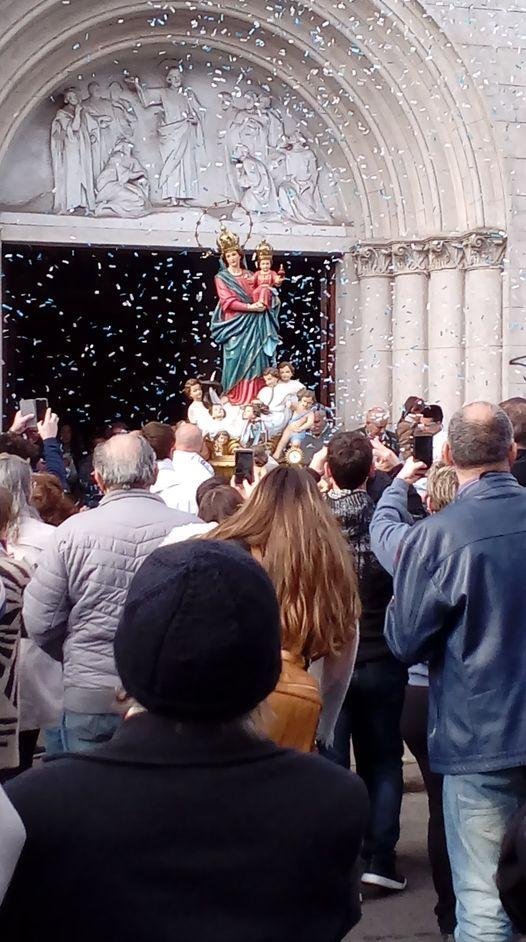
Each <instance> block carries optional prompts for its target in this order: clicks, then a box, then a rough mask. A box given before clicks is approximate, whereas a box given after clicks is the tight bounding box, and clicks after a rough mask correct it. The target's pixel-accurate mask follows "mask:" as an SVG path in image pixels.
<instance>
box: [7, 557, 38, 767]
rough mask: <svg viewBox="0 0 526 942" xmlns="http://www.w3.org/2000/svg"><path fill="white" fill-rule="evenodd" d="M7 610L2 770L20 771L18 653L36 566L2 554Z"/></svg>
mask: <svg viewBox="0 0 526 942" xmlns="http://www.w3.org/2000/svg"><path fill="white" fill-rule="evenodd" d="M0 553H1V555H0V579H1V580H2V583H3V585H4V588H5V608H4V610H3V612H2V614H1V615H0V769H12V768H16V766H17V765H18V762H19V756H18V651H19V641H20V638H21V637H24V635H25V632H24V628H23V622H22V594H23V591H24V589H25V587H26V585H27V583H28V582H29V580H30V578H31V576H32V573H33V567H32V566H30V565H29V563H26V562H25V561H23V560H18V561H15V560H14V559H12V558H11V557H10V556H8V555H7V554H6V553H3V552H2V551H0Z"/></svg>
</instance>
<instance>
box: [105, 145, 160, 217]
mask: <svg viewBox="0 0 526 942" xmlns="http://www.w3.org/2000/svg"><path fill="white" fill-rule="evenodd" d="M148 190H149V184H148V177H147V174H146V170H145V169H144V167H142V166H141V164H140V163H139V161H138V160H137V158H136V157H134V156H133V142H132V141H130V140H127V139H126V138H122V139H121V140H119V141H117V143H116V144H115V146H114V147H113V150H112V152H111V154H110V157H109V159H108V161H107V163H106V166H105V167H104V170H103V171H102V173H101V174H100V175H99V177H98V178H97V187H96V207H95V214H96V215H97V216H108V215H112V216H132V217H133V216H142V215H144V213H146V212H147V211H148V208H149V205H150V203H149V198H148Z"/></svg>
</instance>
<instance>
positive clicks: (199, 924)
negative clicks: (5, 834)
mask: <svg viewBox="0 0 526 942" xmlns="http://www.w3.org/2000/svg"><path fill="white" fill-rule="evenodd" d="M6 791H7V793H8V795H9V798H10V800H11V801H12V803H13V805H14V806H15V808H16V809H17V811H18V813H19V814H20V816H21V818H22V821H23V822H24V825H25V827H26V830H27V842H26V845H25V847H24V850H23V852H22V856H21V859H20V861H19V864H18V867H17V869H16V871H15V875H14V878H13V882H12V884H11V887H10V889H9V891H8V894H7V897H6V899H5V901H4V904H3V906H2V908H1V909H0V938H1V939H2V942H37V940H38V942H41V940H42V939H48V938H49V939H52V940H53V942H72V940H74V942H95V940H96V942H126V940H130V942H291V940H293V939H294V940H298V942H300V940H301V942H339V940H341V939H342V938H343V936H344V935H345V934H346V932H348V930H349V929H350V928H351V927H352V926H353V925H354V924H355V923H356V922H357V921H358V919H359V918H360V910H359V903H358V897H357V894H356V893H355V894H353V893H352V891H351V886H352V870H353V867H354V864H355V861H356V858H357V856H358V853H359V850H360V844H361V839H362V835H363V829H364V824H365V822H366V820H367V813H368V809H367V798H366V794H365V789H364V786H363V784H362V782H361V781H360V779H358V778H357V776H355V775H352V774H350V773H349V772H347V771H345V770H343V769H340V768H338V767H337V766H335V765H333V764H332V763H328V762H327V761H326V760H325V759H322V758H320V757H319V756H315V755H301V754H299V753H296V752H293V751H292V750H288V749H281V748H278V747H277V746H275V745H274V744H273V743H271V742H270V741H269V740H265V739H258V738H256V737H255V736H252V735H250V734H249V733H246V732H243V731H239V730H237V731H232V730H231V729H230V730H228V731H226V730H223V731H221V730H219V731H216V732H209V731H208V732H207V731H206V730H205V728H202V729H200V730H198V731H197V732H196V731H189V730H186V731H181V730H180V729H179V730H178V729H177V727H175V726H174V724H173V722H172V721H171V720H168V719H164V718H162V717H158V716H153V715H151V714H146V713H145V714H140V715H138V716H135V717H133V718H131V719H129V720H127V721H126V722H125V723H124V724H123V726H122V728H121V729H120V730H119V731H118V732H117V733H116V735H115V736H114V738H113V739H112V740H111V742H109V743H106V744H104V745H101V746H99V747H97V749H96V750H94V751H93V752H91V753H86V754H84V755H81V754H78V755H75V756H65V757H58V758H56V759H54V760H50V761H48V762H46V763H45V764H44V765H43V767H42V768H40V769H35V770H32V771H30V772H26V773H25V774H23V775H21V776H19V778H17V779H15V780H14V781H13V782H11V783H10V784H9V786H8V787H7V788H6Z"/></svg>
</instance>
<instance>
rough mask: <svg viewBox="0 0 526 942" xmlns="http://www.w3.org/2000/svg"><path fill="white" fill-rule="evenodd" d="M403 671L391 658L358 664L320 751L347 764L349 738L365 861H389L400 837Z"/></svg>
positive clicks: (404, 681)
mask: <svg viewBox="0 0 526 942" xmlns="http://www.w3.org/2000/svg"><path fill="white" fill-rule="evenodd" d="M406 681H407V670H406V668H405V667H404V666H403V664H400V662H399V661H397V660H396V659H395V658H394V657H392V656H390V655H386V656H385V657H382V658H380V659H379V660H378V661H367V662H366V663H365V664H359V665H358V666H357V667H356V668H355V671H354V674H353V676H352V679H351V683H350V685H349V690H348V692H347V696H346V697H345V700H344V702H343V706H342V709H341V713H340V716H339V718H338V722H337V723H336V729H335V731H334V744H333V745H332V746H331V747H329V748H328V749H324V750H323V751H322V754H323V755H325V757H326V758H328V759H332V761H333V762H336V763H337V764H338V765H341V766H343V767H344V768H346V769H348V768H349V767H350V764H351V762H350V759H351V757H350V751H351V750H350V743H351V739H352V744H353V749H354V756H355V759H356V772H357V773H358V775H359V776H360V778H361V779H363V781H364V782H365V784H366V786H367V791H368V793H369V801H370V815H369V823H368V826H367V832H366V835H365V839H364V845H363V852H362V853H363V856H364V858H365V859H366V860H369V858H371V857H374V858H375V860H376V861H377V862H379V863H382V862H385V863H386V864H389V863H391V862H392V860H393V857H394V853H395V848H396V845H397V843H398V838H399V837H400V808H401V805H402V793H403V776H402V755H403V751H404V744H403V742H402V735H401V732H400V717H401V714H402V707H403V704H404V691H405V685H406Z"/></svg>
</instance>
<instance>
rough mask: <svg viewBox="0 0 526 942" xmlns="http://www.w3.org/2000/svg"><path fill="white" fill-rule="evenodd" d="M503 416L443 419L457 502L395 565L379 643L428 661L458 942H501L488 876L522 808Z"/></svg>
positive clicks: (517, 489) (524, 688)
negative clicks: (510, 823)
mask: <svg viewBox="0 0 526 942" xmlns="http://www.w3.org/2000/svg"><path fill="white" fill-rule="evenodd" d="M516 451H517V446H516V444H515V442H514V440H513V429H512V426H511V423H510V420H509V419H508V417H507V415H506V414H505V413H504V412H503V410H502V409H500V408H498V407H497V406H494V405H491V404H490V403H488V402H472V403H470V404H469V405H466V406H464V408H463V409H461V410H460V411H459V412H456V413H455V415H454V416H453V418H452V419H451V422H450V425H449V431H448V441H447V443H446V445H445V459H446V461H447V462H448V464H451V465H453V466H454V467H455V469H456V472H457V476H458V479H459V485H460V486H459V490H458V496H457V498H456V500H455V501H453V503H452V504H450V505H449V506H448V507H446V508H445V509H444V510H441V512H440V513H439V514H434V515H433V516H432V517H429V518H428V519H427V520H425V521H423V522H422V523H420V524H418V526H415V527H413V528H411V530H410V531H409V532H408V534H407V536H406V538H405V540H404V542H403V543H402V547H401V550H400V555H399V558H398V562H397V566H396V569H395V575H394V598H393V601H392V603H391V606H390V608H389V610H388V614H387V620H386V629H385V633H386V639H387V642H388V644H389V646H390V648H391V650H392V651H393V653H394V654H395V655H396V657H398V658H399V659H400V660H402V661H404V662H405V663H406V664H416V663H419V662H421V661H428V662H429V679H430V690H429V725H428V731H429V757H430V765H431V768H432V770H433V771H434V772H438V773H441V774H443V775H444V818H445V825H446V837H447V846H448V853H449V858H450V862H451V869H452V873H453V884H454V888H455V894H456V897H457V921H458V925H457V930H456V934H455V939H456V940H457V942H479V940H481V939H485V940H487V942H508V940H511V939H512V938H513V927H512V925H511V922H510V920H509V919H508V917H507V915H506V913H505V912H504V909H503V907H502V905H501V903H500V900H499V895H498V891H497V888H496V885H495V873H496V870H497V863H498V859H499V853H500V847H501V843H502V838H503V836H504V832H505V829H506V824H507V822H508V821H509V819H510V818H511V817H512V815H513V814H514V813H515V812H516V810H517V809H518V808H519V807H520V806H521V805H522V804H523V803H524V802H525V801H526V710H525V709H524V703H525V700H526V643H525V638H526V606H525V605H524V598H523V594H522V581H523V578H524V560H525V558H526V493H525V491H524V490H523V488H522V487H521V486H520V485H519V484H518V483H517V481H516V480H515V478H514V477H513V475H512V474H511V473H510V464H512V463H513V462H514V460H515V456H516Z"/></svg>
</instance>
